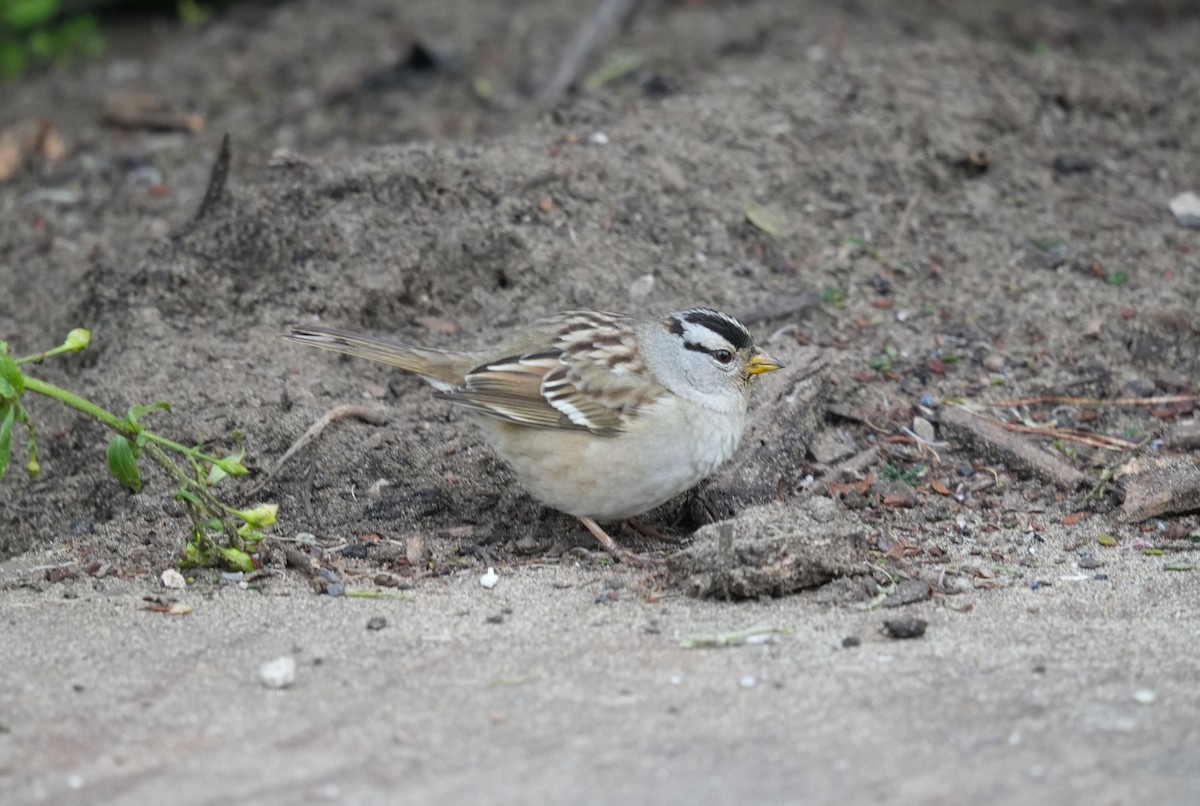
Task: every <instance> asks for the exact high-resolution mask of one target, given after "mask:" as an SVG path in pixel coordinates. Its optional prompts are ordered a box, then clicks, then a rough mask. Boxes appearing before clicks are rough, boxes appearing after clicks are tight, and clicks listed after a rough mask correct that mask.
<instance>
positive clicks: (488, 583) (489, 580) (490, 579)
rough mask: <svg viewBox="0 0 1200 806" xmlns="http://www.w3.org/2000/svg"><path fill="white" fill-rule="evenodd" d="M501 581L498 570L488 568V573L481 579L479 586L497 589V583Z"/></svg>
mask: <svg viewBox="0 0 1200 806" xmlns="http://www.w3.org/2000/svg"><path fill="white" fill-rule="evenodd" d="M499 581H500V575H499V574H497V573H496V569H495V568H492V567H491V566H489V567H488V570H487V573H485V574H484V575H483V576H481V577H480V578H479V584H480V585H482V586H483V587H485V588H487V589H488V590H491V589H492V588H494V587H496V583H497V582H499Z"/></svg>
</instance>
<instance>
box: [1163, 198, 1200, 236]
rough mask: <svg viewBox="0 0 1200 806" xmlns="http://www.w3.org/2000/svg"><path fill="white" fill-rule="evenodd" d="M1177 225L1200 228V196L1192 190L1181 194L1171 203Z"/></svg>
mask: <svg viewBox="0 0 1200 806" xmlns="http://www.w3.org/2000/svg"><path fill="white" fill-rule="evenodd" d="M1170 207H1171V213H1172V215H1174V216H1175V223H1176V224H1178V225H1179V226H1181V227H1190V228H1193V229H1194V228H1196V227H1200V196H1197V195H1196V194H1195V193H1193V192H1191V191H1190V190H1189V191H1187V192H1186V193H1180V194H1179V195H1178V196H1176V197H1175V198H1173V199H1171V201H1170Z"/></svg>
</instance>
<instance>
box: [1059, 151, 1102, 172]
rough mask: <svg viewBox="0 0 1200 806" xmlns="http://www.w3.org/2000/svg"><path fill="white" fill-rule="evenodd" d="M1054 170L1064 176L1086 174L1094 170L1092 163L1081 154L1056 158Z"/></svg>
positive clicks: (1062, 155) (1061, 155) (1060, 155)
mask: <svg viewBox="0 0 1200 806" xmlns="http://www.w3.org/2000/svg"><path fill="white" fill-rule="evenodd" d="M1053 166H1054V170H1055V171H1056V172H1057V173H1060V174H1062V175H1063V176H1070V175H1071V174H1086V173H1090V172H1091V170H1092V162H1091V160H1089V159H1088V158H1087V157H1082V156H1080V155H1079V154H1059V155H1058V156H1057V157H1055V158H1054V163H1053Z"/></svg>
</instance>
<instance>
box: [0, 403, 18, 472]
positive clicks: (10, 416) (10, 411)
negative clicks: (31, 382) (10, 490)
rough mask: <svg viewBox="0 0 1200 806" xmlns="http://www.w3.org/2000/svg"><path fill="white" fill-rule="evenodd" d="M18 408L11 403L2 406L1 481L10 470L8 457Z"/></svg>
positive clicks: (0, 441)
mask: <svg viewBox="0 0 1200 806" xmlns="http://www.w3.org/2000/svg"><path fill="white" fill-rule="evenodd" d="M16 415H17V411H16V407H15V406H14V405H13V404H11V403H4V404H0V479H2V478H4V471H5V470H7V469H8V457H9V454H10V452H11V450H12V427H13V420H14V419H15V418H16Z"/></svg>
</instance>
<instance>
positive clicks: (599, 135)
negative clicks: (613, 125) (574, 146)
mask: <svg viewBox="0 0 1200 806" xmlns="http://www.w3.org/2000/svg"><path fill="white" fill-rule="evenodd" d="M588 140H590V141H591V143H592V145H594V146H606V145H608V135H607V134H605V133H604V132H592V134H591V136H590V137H588Z"/></svg>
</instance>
